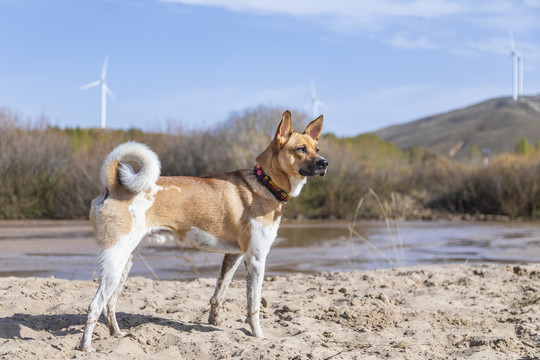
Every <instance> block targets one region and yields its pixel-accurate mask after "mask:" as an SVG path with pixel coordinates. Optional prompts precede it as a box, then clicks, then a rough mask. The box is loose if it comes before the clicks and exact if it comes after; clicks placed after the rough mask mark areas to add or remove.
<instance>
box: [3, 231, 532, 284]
mask: <svg viewBox="0 0 540 360" xmlns="http://www.w3.org/2000/svg"><path fill="white" fill-rule="evenodd" d="M354 230H355V231H354V233H353V234H352V236H351V231H350V230H349V228H348V224H345V223H318V224H283V225H282V226H281V228H280V230H279V233H278V238H277V240H276V242H275V244H274V246H273V248H272V250H271V251H270V254H269V256H268V259H267V267H266V269H267V271H266V273H267V274H268V275H281V274H290V273H298V272H300V273H316V272H321V271H327V272H333V271H355V270H365V269H375V268H385V267H397V266H409V265H415V264H441V263H459V264H463V263H503V264H504V263H512V264H514V263H527V262H538V261H540V224H535V223H496V224H492V223H461V222H391V223H390V226H388V225H387V224H385V223H384V222H362V223H359V224H358V226H356V228H355V229H354ZM221 259H222V255H221V254H211V253H205V252H201V251H197V250H193V249H188V248H185V247H183V246H181V245H178V244H174V243H168V244H164V245H156V244H151V243H146V242H143V244H142V245H141V246H140V247H139V250H138V253H137V255H136V256H135V263H134V266H133V269H132V271H131V275H132V276H145V277H149V278H155V276H156V275H157V277H158V278H160V279H175V280H181V279H191V278H195V277H198V276H204V277H215V276H216V275H217V273H218V271H219V267H220V265H221ZM150 269H151V270H150ZM152 271H153V272H154V273H152ZM98 272H99V266H98V256H97V247H96V245H95V241H94V238H93V234H92V230H91V227H90V224H89V223H88V222H86V221H24V222H21V221H4V222H0V276H51V275H53V276H55V277H59V278H66V279H81V280H86V279H90V278H95V277H97V275H98ZM154 274H155V275H154ZM244 274H245V273H244V270H243V269H242V267H241V269H240V270H239V273H238V276H243V275H244Z"/></svg>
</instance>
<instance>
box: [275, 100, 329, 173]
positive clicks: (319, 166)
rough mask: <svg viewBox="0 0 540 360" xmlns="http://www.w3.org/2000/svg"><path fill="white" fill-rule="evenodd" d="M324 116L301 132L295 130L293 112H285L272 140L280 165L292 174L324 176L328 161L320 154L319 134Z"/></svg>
mask: <svg viewBox="0 0 540 360" xmlns="http://www.w3.org/2000/svg"><path fill="white" fill-rule="evenodd" d="M322 125H323V117H322V115H321V116H319V117H318V118H317V119H315V120H313V121H312V122H311V123H309V125H308V126H307V127H306V130H305V131H304V133H302V134H300V133H297V132H295V131H294V130H293V128H292V124H291V113H290V112H289V111H288V110H287V111H285V113H283V116H282V118H281V122H280V123H279V126H278V128H277V131H276V135H275V136H274V139H273V140H272V144H273V150H274V155H275V156H277V159H278V162H279V164H280V167H281V168H282V169H283V170H285V171H286V172H287V173H288V174H290V175H293V176H295V175H300V176H316V175H320V176H324V175H325V174H326V169H327V168H328V161H327V160H326V159H325V158H323V157H322V156H321V155H319V146H318V143H319V135H320V134H321V131H322Z"/></svg>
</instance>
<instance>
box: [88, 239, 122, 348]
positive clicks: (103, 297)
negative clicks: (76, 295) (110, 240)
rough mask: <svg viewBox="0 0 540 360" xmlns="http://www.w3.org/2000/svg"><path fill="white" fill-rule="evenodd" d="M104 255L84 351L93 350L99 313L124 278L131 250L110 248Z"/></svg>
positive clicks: (89, 313)
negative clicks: (117, 251) (123, 250)
mask: <svg viewBox="0 0 540 360" xmlns="http://www.w3.org/2000/svg"><path fill="white" fill-rule="evenodd" d="M107 251H108V253H105V254H104V255H103V257H102V259H103V260H102V265H101V276H100V280H99V286H98V290H97V292H96V296H95V297H94V299H93V300H92V302H91V303H90V306H89V307H88V318H87V319H86V325H85V328H84V333H83V337H82V339H81V344H80V346H79V348H80V349H81V350H82V351H86V352H92V351H94V349H93V348H92V346H91V343H92V334H93V332H94V327H95V326H96V323H97V321H98V319H99V315H100V314H101V312H102V311H103V310H104V308H105V305H106V304H107V303H108V302H109V300H110V299H111V298H112V296H113V295H114V293H115V291H116V289H117V288H118V286H119V285H120V282H121V280H122V273H123V270H124V269H125V267H126V264H127V261H128V259H129V257H130V255H131V252H127V254H125V255H124V254H120V255H119V254H118V253H116V250H113V249H109V250H107Z"/></svg>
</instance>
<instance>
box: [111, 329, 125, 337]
mask: <svg viewBox="0 0 540 360" xmlns="http://www.w3.org/2000/svg"><path fill="white" fill-rule="evenodd" d="M126 335H127V333H126V332H124V331H117V332H115V333H114V334H112V336H114V337H116V338H122V337H124V336H126Z"/></svg>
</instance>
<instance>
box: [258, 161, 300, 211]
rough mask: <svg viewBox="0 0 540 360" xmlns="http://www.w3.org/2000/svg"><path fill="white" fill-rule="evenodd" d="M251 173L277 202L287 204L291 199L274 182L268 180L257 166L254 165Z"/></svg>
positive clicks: (268, 177)
mask: <svg viewBox="0 0 540 360" xmlns="http://www.w3.org/2000/svg"><path fill="white" fill-rule="evenodd" d="M253 173H254V174H255V176H256V177H257V180H259V182H260V183H261V184H262V185H263V186H264V187H266V188H267V189H268V191H270V192H271V193H272V195H274V196H275V197H276V199H278V200H279V201H282V202H287V201H288V200H289V199H290V198H291V195H289V194H287V192H285V191H283V190H282V189H281V188H280V187H279V186H277V185H276V183H275V182H273V181H272V179H270V176H268V175H266V174H265V173H264V171H263V170H262V169H261V166H260V165H259V164H255V167H254V168H253Z"/></svg>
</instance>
